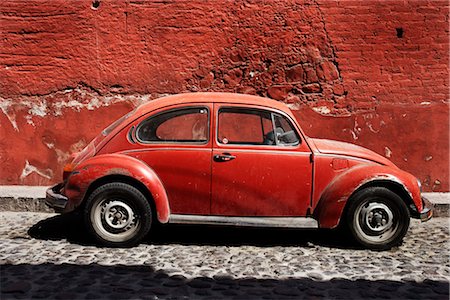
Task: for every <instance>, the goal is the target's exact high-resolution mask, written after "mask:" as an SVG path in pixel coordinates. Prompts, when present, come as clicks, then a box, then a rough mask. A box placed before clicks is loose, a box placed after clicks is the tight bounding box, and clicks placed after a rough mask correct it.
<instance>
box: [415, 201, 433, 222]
mask: <svg viewBox="0 0 450 300" xmlns="http://www.w3.org/2000/svg"><path fill="white" fill-rule="evenodd" d="M422 204H423V205H422V206H423V209H422V211H420V212H418V211H417V208H416V207H415V206H414V207H413V209H412V213H411V217H413V218H416V219H420V220H421V221H422V222H426V221H428V220H429V219H431V217H432V216H433V203H431V202H430V201H429V200H428V199H426V198H424V197H422Z"/></svg>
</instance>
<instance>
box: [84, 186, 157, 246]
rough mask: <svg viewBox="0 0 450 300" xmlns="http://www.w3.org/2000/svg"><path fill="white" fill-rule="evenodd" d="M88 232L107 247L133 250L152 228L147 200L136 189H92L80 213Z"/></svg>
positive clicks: (150, 210) (106, 187)
mask: <svg viewBox="0 0 450 300" xmlns="http://www.w3.org/2000/svg"><path fill="white" fill-rule="evenodd" d="M83 218H84V223H85V224H86V227H87V230H88V232H89V233H90V234H91V236H92V237H93V238H94V239H95V240H96V241H97V242H99V243H100V244H102V245H104V246H107V247H132V246H135V245H137V244H139V242H140V241H141V240H142V239H143V238H144V237H145V236H146V235H147V234H148V232H149V230H150V227H151V225H152V209H151V206H150V203H149V200H148V199H147V198H146V197H145V196H144V195H143V194H142V193H141V192H140V191H139V190H138V189H137V188H135V187H133V186H131V185H129V184H126V183H122V182H112V183H107V184H105V185H102V186H100V187H98V188H97V189H95V190H94V191H93V192H92V193H91V194H90V195H89V197H88V199H87V201H86V205H85V207H84V211H83Z"/></svg>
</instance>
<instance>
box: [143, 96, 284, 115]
mask: <svg viewBox="0 0 450 300" xmlns="http://www.w3.org/2000/svg"><path fill="white" fill-rule="evenodd" d="M184 103H231V104H249V105H259V106H265V107H271V108H275V109H279V110H281V111H284V112H287V113H288V114H290V113H291V112H290V110H289V108H288V107H287V106H286V105H285V104H283V103H281V102H278V101H275V100H271V99H268V98H263V97H259V96H253V95H246V94H236V93H215V92H208V93H205V92H202V93H183V94H176V95H171V96H166V97H162V98H158V99H155V100H152V101H150V102H148V103H145V104H142V105H141V106H140V107H139V108H138V109H137V111H136V114H138V115H142V114H146V113H147V112H150V111H153V110H155V109H158V108H162V107H166V106H170V105H174V104H184Z"/></svg>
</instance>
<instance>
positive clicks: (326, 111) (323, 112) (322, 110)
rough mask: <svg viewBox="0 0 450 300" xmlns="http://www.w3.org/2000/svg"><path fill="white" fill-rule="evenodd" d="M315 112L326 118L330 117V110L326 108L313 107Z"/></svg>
mask: <svg viewBox="0 0 450 300" xmlns="http://www.w3.org/2000/svg"><path fill="white" fill-rule="evenodd" d="M312 109H313V110H314V111H315V112H317V113H319V114H321V115H324V116H327V115H330V113H331V110H330V109H329V108H328V107H327V106H319V107H313V108H312Z"/></svg>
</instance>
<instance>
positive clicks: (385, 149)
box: [384, 146, 392, 158]
mask: <svg viewBox="0 0 450 300" xmlns="http://www.w3.org/2000/svg"><path fill="white" fill-rule="evenodd" d="M384 156H386V157H387V158H391V157H392V150H391V149H389V147H387V146H386V147H384Z"/></svg>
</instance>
